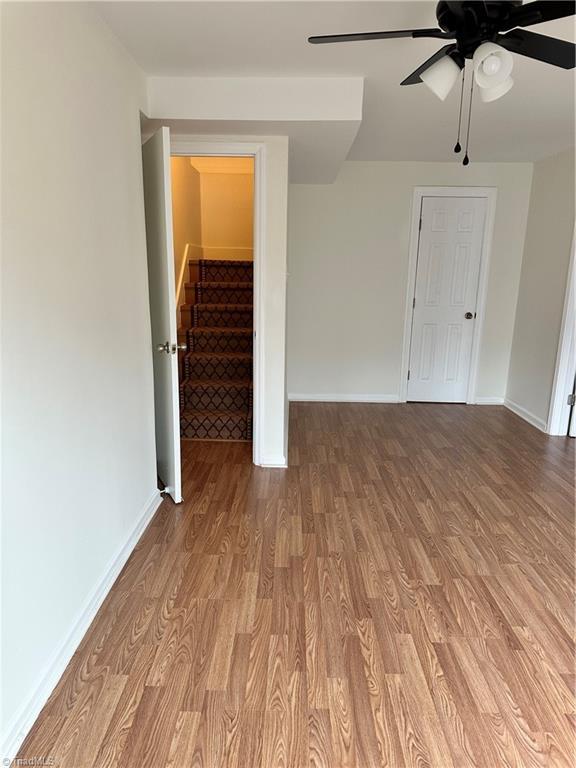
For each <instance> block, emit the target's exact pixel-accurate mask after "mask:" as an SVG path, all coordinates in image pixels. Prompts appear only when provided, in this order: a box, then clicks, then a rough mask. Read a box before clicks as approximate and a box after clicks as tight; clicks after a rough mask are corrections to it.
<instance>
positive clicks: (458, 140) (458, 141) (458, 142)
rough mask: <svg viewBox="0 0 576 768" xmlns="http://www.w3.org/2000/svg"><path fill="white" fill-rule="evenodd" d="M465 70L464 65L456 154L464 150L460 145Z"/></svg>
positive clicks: (455, 146)
mask: <svg viewBox="0 0 576 768" xmlns="http://www.w3.org/2000/svg"><path fill="white" fill-rule="evenodd" d="M465 72H466V67H462V87H461V88H460V109H459V110H458V138H457V139H456V144H455V145H454V152H456V154H458V152H461V151H462V147H461V146H460V128H461V126H462V103H463V101H464V73H465Z"/></svg>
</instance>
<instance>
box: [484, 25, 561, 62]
mask: <svg viewBox="0 0 576 768" xmlns="http://www.w3.org/2000/svg"><path fill="white" fill-rule="evenodd" d="M497 42H498V44H499V45H501V46H502V47H503V48H506V49H507V50H508V51H511V52H512V53H519V54H520V55H521V56H528V57H529V58H530V59H537V60H538V61H544V62H546V64H553V65H554V66H555V67H562V68H563V69H573V68H574V66H575V65H576V45H574V43H569V42H567V41H566V40H559V39H558V38H556V37H548V35H537V34H536V33H535V32H529V31H528V30H527V29H513V30H512V31H511V32H507V33H506V34H505V35H498V37H497Z"/></svg>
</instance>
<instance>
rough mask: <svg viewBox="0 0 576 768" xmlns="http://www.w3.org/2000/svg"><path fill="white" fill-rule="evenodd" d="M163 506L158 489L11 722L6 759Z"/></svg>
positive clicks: (2, 750) (5, 743) (3, 751)
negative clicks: (150, 523)
mask: <svg viewBox="0 0 576 768" xmlns="http://www.w3.org/2000/svg"><path fill="white" fill-rule="evenodd" d="M161 503H162V497H161V496H160V492H159V491H158V490H155V491H154V493H153V494H152V496H151V497H150V499H149V500H148V502H147V503H146V504H145V505H144V508H143V509H142V512H141V514H140V516H139V518H138V521H137V522H136V525H135V526H134V528H133V529H132V531H131V532H130V534H129V536H128V538H127V539H126V541H125V543H124V544H123V545H122V547H120V549H119V551H118V552H117V553H116V555H115V556H114V558H113V559H112V560H111V561H110V562H109V564H108V567H107V568H106V569H105V571H104V573H103V574H102V577H101V579H100V581H99V582H98V584H96V586H95V587H94V589H93V590H92V592H91V594H90V595H89V596H88V598H87V600H86V602H85V603H84V606H83V607H82V609H81V610H80V611H79V612H78V614H77V616H76V619H75V621H74V622H73V624H72V626H71V628H70V631H69V633H68V636H67V637H66V638H65V640H64V642H63V643H62V644H61V645H60V647H59V648H58V649H57V650H56V652H55V653H54V654H53V656H52V658H51V660H50V662H49V663H48V664H47V665H46V669H45V671H44V674H43V675H42V678H41V679H40V681H39V683H38V686H37V688H36V690H35V691H34V692H33V693H32V695H31V696H30V697H29V699H28V700H27V701H26V702H25V703H24V704H23V706H22V707H20V709H19V710H18V711H17V712H16V714H15V715H14V716H13V717H12V718H11V719H10V721H9V722H8V725H7V727H6V732H5V733H4V734H3V735H2V739H1V740H0V743H1V745H2V746H1V748H0V753H1V757H2V758H3V759H4V760H6V759H8V758H13V757H15V756H16V754H17V752H18V749H19V748H20V746H21V744H22V742H23V741H24V739H25V738H26V736H27V734H28V732H29V731H30V729H31V728H32V726H33V725H34V722H35V720H36V718H37V717H38V715H39V714H40V711H41V709H42V707H43V706H44V704H45V703H46V702H47V700H48V697H49V696H50V694H51V693H52V691H53V690H54V688H55V687H56V684H57V683H58V681H59V680H60V678H61V677H62V674H63V673H64V670H65V669H66V667H67V666H68V663H69V661H70V659H71V658H72V656H73V655H74V652H75V651H76V649H77V648H78V646H79V645H80V641H81V640H82V638H83V637H84V635H85V634H86V632H87V630H88V627H89V626H90V624H91V623H92V621H93V619H94V617H95V616H96V613H97V612H98V609H99V608H100V606H101V605H102V603H103V602H104V598H105V597H106V595H107V594H108V592H109V591H110V588H111V587H112V585H113V584H114V582H115V581H116V579H117V577H118V575H119V573H120V571H121V570H122V568H123V567H124V565H125V564H126V561H127V560H128V558H129V557H130V555H131V554H132V551H133V550H134V547H135V546H136V544H137V543H138V539H139V538H140V536H141V535H142V533H143V532H144V529H145V528H146V526H147V525H148V523H149V522H150V520H151V519H152V517H153V516H154V513H155V512H156V510H157V509H158V507H159V506H160V504H161Z"/></svg>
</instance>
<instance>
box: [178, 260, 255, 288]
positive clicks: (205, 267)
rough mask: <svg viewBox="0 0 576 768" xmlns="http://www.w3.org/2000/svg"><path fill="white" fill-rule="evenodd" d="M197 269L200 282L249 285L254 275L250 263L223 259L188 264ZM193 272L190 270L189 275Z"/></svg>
mask: <svg viewBox="0 0 576 768" xmlns="http://www.w3.org/2000/svg"><path fill="white" fill-rule="evenodd" d="M188 263H189V266H190V267H197V271H198V274H199V277H200V280H201V281H202V282H204V283H206V282H227V283H237V282H238V283H240V282H241V283H251V282H252V277H253V274H254V263H253V262H252V261H225V260H223V259H199V260H198V261H190V262H188ZM193 271H194V270H193V269H191V274H192V272H193Z"/></svg>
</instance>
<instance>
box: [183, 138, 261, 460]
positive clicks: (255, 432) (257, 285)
mask: <svg viewBox="0 0 576 768" xmlns="http://www.w3.org/2000/svg"><path fill="white" fill-rule="evenodd" d="M171 138H172V143H171V154H172V155H173V156H180V157H192V156H194V157H200V156H207V157H228V156H233V157H253V158H254V251H253V257H254V308H253V313H254V347H253V383H252V386H253V408H252V461H253V463H254V464H256V465H261V464H262V463H263V460H262V449H261V446H262V438H261V434H262V425H263V423H264V420H263V418H262V410H263V397H262V392H263V388H262V383H263V382H262V379H263V376H264V360H263V354H264V344H263V333H264V328H263V322H262V306H263V302H262V285H263V280H262V273H263V268H264V265H265V263H266V260H265V248H266V230H265V225H266V206H265V201H266V144H264V143H260V142H252V141H247V142H244V141H230V142H229V141H218V140H215V139H207V140H203V139H200V138H187V137H185V136H174V135H172V137H171Z"/></svg>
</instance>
